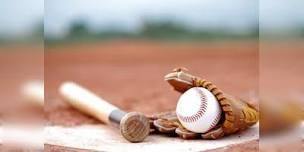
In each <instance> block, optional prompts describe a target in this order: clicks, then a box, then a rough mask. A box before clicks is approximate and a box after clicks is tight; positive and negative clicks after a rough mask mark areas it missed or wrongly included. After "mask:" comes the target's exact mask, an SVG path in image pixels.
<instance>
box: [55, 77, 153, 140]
mask: <svg viewBox="0 0 304 152" xmlns="http://www.w3.org/2000/svg"><path fill="white" fill-rule="evenodd" d="M59 92H60V94H61V95H62V97H63V98H64V99H65V101H66V102H68V103H69V104H70V105H72V106H73V107H74V108H76V109H78V110H80V111H82V112H83V113H86V114H88V115H90V116H93V117H95V118H96V119H98V120H100V121H102V122H104V123H106V124H114V125H115V126H119V128H120V133H121V135H122V136H123V137H124V138H125V139H127V140H128V141H130V142H141V141H143V140H144V139H145V138H146V137H147V136H148V135H149V132H150V124H149V120H148V118H147V117H145V115H143V114H142V113H139V112H130V113H127V112H125V111H122V110H120V109H119V108H118V107H116V106H114V105H112V104H110V103H109V102H107V101H106V100H104V99H102V98H101V97H98V96H97V95H96V94H94V93H93V92H91V91H89V90H87V89H85V88H83V87H81V86H80V85H78V84H76V83H74V82H65V83H63V84H62V85H61V86H60V89H59Z"/></svg>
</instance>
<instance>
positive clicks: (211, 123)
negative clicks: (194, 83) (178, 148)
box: [176, 87, 221, 133]
mask: <svg viewBox="0 0 304 152" xmlns="http://www.w3.org/2000/svg"><path fill="white" fill-rule="evenodd" d="M176 115H177V117H178V120H179V121H180V122H181V124H182V125H183V126H184V127H185V128H186V129H188V130H190V131H192V132H196V133H205V132H208V131H209V130H210V129H212V128H214V127H215V126H216V125H217V123H218V122H219V120H220V118H221V107H220V105H219V103H218V101H217V99H216V98H215V96H214V95H213V94H212V93H211V92H210V91H208V90H207V89H205V88H202V87H194V88H191V89H189V90H187V91H186V92H185V93H184V94H182V95H181V97H180V98H179V100H178V103H177V106H176Z"/></svg>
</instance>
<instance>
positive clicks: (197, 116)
mask: <svg viewBox="0 0 304 152" xmlns="http://www.w3.org/2000/svg"><path fill="white" fill-rule="evenodd" d="M195 91H196V92H197V93H198V94H199V97H200V101H201V104H200V108H199V110H198V111H197V112H196V113H195V114H193V115H191V116H182V115H180V114H178V113H177V116H178V118H179V119H180V120H182V121H184V122H187V123H192V122H195V121H197V120H198V119H200V118H201V117H202V116H203V115H204V114H205V112H206V110H207V97H206V95H205V94H204V93H203V91H201V90H200V89H198V88H195Z"/></svg>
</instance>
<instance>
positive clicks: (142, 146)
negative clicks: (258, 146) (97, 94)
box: [45, 124, 259, 152]
mask: <svg viewBox="0 0 304 152" xmlns="http://www.w3.org/2000/svg"><path fill="white" fill-rule="evenodd" d="M258 126H259V124H256V125H254V126H252V127H251V128H249V129H248V130H246V131H243V132H241V133H239V134H236V135H232V136H227V137H224V138H222V139H218V140H203V139H198V140H183V139H180V138H176V137H168V136H165V135H154V134H153V135H150V136H148V137H147V138H146V139H145V140H144V142H141V143H130V142H128V141H126V140H125V139H124V138H123V137H122V136H121V135H120V134H119V130H118V129H113V128H111V127H109V126H105V125H82V126H77V127H62V126H48V127H46V128H45V143H46V144H49V145H57V146H65V147H70V148H79V149H87V150H94V151H129V150H130V151H133V152H136V151H157V152H159V151H167V150H170V151H204V150H210V149H215V148H221V147H225V146H227V145H231V144H239V143H243V142H247V141H252V140H255V139H258V138H259V127H258Z"/></svg>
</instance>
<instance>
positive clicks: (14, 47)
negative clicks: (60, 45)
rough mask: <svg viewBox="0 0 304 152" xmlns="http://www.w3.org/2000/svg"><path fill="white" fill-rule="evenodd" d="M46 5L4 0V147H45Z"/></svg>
mask: <svg viewBox="0 0 304 152" xmlns="http://www.w3.org/2000/svg"><path fill="white" fill-rule="evenodd" d="M43 6H44V3H43V1H39V0H24V1H18V0H0V84H1V85H0V92H1V93H0V136H1V137H0V143H1V144H0V145H1V146H0V151H13V150H16V151H20V150H29V151H33V149H36V150H37V149H42V148H43V137H42V131H43V126H44V120H45V119H44V112H43V77H44V65H43V64H44V53H43V51H44V49H43V48H44V46H43V45H44V44H43V41H44V40H43V17H44V7H43ZM37 90H38V91H37ZM41 90H42V91H41ZM32 97H33V98H32ZM37 98H38V100H36V99H37ZM33 101H34V102H33ZM36 101H38V102H36Z"/></svg>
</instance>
